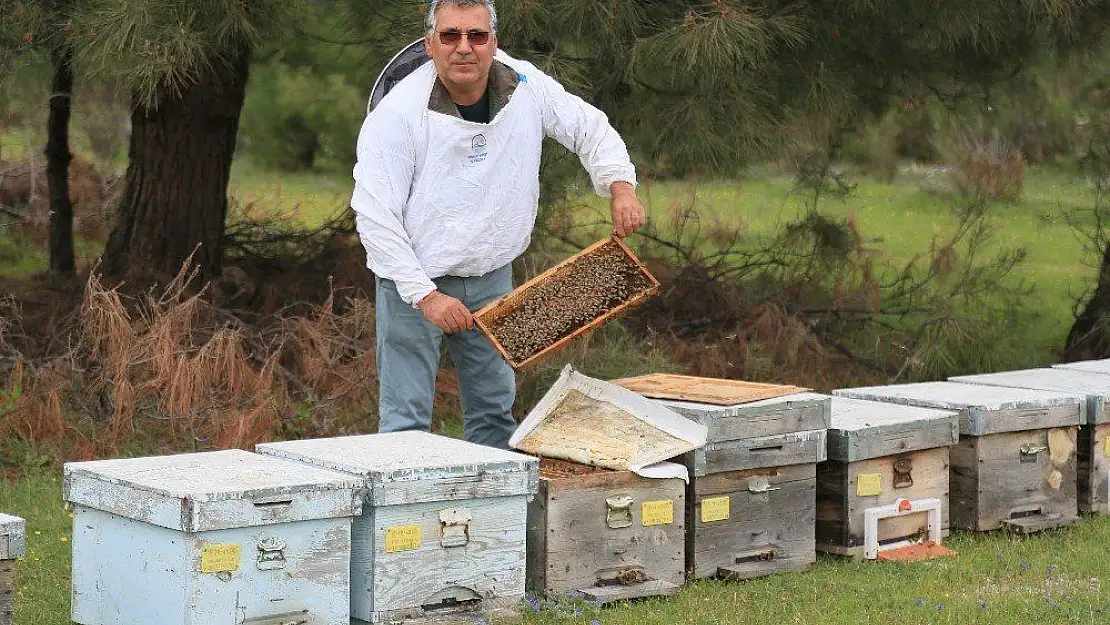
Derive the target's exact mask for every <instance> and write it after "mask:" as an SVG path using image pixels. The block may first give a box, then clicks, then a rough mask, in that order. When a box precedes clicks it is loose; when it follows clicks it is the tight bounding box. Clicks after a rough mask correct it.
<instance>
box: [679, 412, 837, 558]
mask: <svg viewBox="0 0 1110 625" xmlns="http://www.w3.org/2000/svg"><path fill="white" fill-rule="evenodd" d="M661 401H662V403H663V404H664V405H666V406H667V407H668V408H670V409H672V410H674V411H675V412H677V413H679V414H681V415H683V416H686V417H688V418H690V419H693V420H695V421H698V422H699V423H701V424H702V425H705V426H706V427H707V428H708V430H709V440H708V442H707V443H706V445H705V447H704V448H702V449H698V450H695V451H693V452H690V453H688V454H686V459H685V460H686V463H687V467H688V468H689V469H690V472H691V474H692V478H691V480H690V484H689V486H688V487H687V495H686V501H687V505H686V515H687V517H686V526H687V528H688V531H687V533H686V541H687V542H686V568H687V572H688V574H689V575H690V576H692V577H695V578H698V579H702V578H707V577H725V578H730V579H748V578H753V577H761V576H763V575H769V574H771V573H776V572H782V571H803V570H806V569H808V568H809V567H810V566H812V564H813V562H814V561H815V560H816V551H815V549H814V518H815V514H816V466H817V463H818V462H820V461H822V460H824V459H825V447H826V442H825V428H826V427H827V426H828V420H829V401H830V400H829V398H828V397H826V396H823V395H816V394H813V393H798V394H793V395H788V396H785V397H778V398H773V399H766V400H761V401H754V402H750V403H745V404H738V405H731V406H725V405H719V404H710V403H695V402H686V401H673V400H661Z"/></svg>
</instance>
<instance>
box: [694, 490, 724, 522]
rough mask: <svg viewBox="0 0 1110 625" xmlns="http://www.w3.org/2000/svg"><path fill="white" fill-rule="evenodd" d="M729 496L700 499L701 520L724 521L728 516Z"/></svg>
mask: <svg viewBox="0 0 1110 625" xmlns="http://www.w3.org/2000/svg"><path fill="white" fill-rule="evenodd" d="M728 503H729V497H728V495H725V496H724V497H710V498H708V499H702V500H701V522H702V523H712V522H714V521H724V520H726V519H728V517H729V509H728Z"/></svg>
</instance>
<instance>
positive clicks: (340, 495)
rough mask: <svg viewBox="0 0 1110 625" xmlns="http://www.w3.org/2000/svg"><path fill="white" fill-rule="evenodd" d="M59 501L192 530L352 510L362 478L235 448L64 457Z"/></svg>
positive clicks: (356, 504) (358, 502)
mask: <svg viewBox="0 0 1110 625" xmlns="http://www.w3.org/2000/svg"><path fill="white" fill-rule="evenodd" d="M64 476H65V479H64V484H63V497H64V499H65V501H67V502H69V503H73V504H79V505H82V506H86V507H89V508H95V509H98V510H103V511H105V512H111V513H113V514H117V515H120V516H125V517H128V518H132V519H135V520H139V521H144V522H147V523H152V524H154V525H159V526H162V527H167V528H170V529H178V530H182V531H187V532H199V531H207V530H214V529H227V528H232V527H250V526H254V525H268V524H275V523H285V522H290V521H300V520H308V519H324V518H335V517H342V516H353V515H356V514H358V513H359V512H360V511H361V498H360V497H359V495H360V493H359V491H360V489H361V487H362V482H361V480H359V479H357V478H355V477H352V476H350V475H345V474H343V473H338V472H335V471H328V470H326V469H317V468H312V467H305V466H303V465H301V464H298V463H295V462H290V461H288V460H282V459H279V458H270V457H266V456H262V455H259V454H253V453H250V452H247V451H242V450H239V449H232V450H226V451H212V452H202V453H192V454H176V455H169V456H155V457H149V458H128V459H120V460H97V461H92V462H70V463H66V465H65V467H64Z"/></svg>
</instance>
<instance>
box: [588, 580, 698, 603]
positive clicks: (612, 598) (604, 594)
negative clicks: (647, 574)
mask: <svg viewBox="0 0 1110 625" xmlns="http://www.w3.org/2000/svg"><path fill="white" fill-rule="evenodd" d="M680 590H682V584H676V583H674V582H666V581H663V580H659V579H653V580H648V581H646V582H644V583H642V584H635V585H633V586H593V587H591V588H585V589H583V590H582V595H583V597H584V598H585V599H586V601H591V602H593V603H595V604H597V605H605V604H609V603H615V602H617V601H628V600H630V599H643V598H645V597H669V596H673V595H677V594H678V593H679V591H680Z"/></svg>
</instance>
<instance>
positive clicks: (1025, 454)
mask: <svg viewBox="0 0 1110 625" xmlns="http://www.w3.org/2000/svg"><path fill="white" fill-rule="evenodd" d="M1046 451H1048V445H1034V444H1033V443H1023V444H1022V446H1021V461H1022V462H1023V463H1028V462H1036V461H1037V454H1039V453H1042V452H1046Z"/></svg>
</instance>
